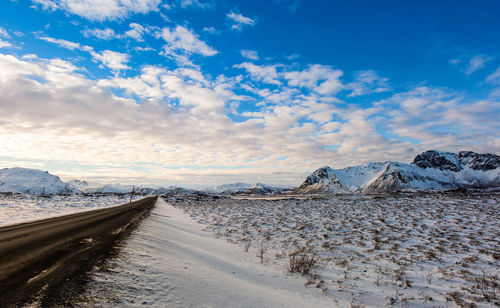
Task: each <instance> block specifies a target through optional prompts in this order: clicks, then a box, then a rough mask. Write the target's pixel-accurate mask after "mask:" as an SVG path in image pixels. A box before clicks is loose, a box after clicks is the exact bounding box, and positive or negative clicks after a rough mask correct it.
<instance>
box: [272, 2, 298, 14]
mask: <svg viewBox="0 0 500 308" xmlns="http://www.w3.org/2000/svg"><path fill="white" fill-rule="evenodd" d="M273 2H274V3H275V4H277V5H279V6H283V7H285V8H287V9H288V10H289V11H290V13H295V12H296V11H297V10H298V8H299V7H300V6H301V1H299V0H273Z"/></svg>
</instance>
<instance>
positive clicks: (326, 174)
mask: <svg viewBox="0 0 500 308" xmlns="http://www.w3.org/2000/svg"><path fill="white" fill-rule="evenodd" d="M498 186H500V157H499V156H498V155H495V154H489V153H488V154H478V153H475V152H471V151H463V152H460V153H458V154H455V153H450V152H441V151H436V150H431V151H426V152H423V153H421V154H419V155H417V156H416V157H415V159H414V160H413V162H412V163H411V164H406V163H400V162H371V163H368V164H365V165H361V166H355V167H348V168H344V169H332V168H330V167H322V168H320V169H318V170H316V171H314V172H313V173H312V174H311V175H309V176H308V177H307V178H306V180H305V181H304V183H303V184H302V185H301V186H300V187H299V188H297V189H296V190H295V191H294V193H296V194H318V193H319V194H321V193H330V194H336V193H349V192H363V193H378V192H391V191H400V190H409V191H411V190H413V191H415V190H418V191H422V190H424V191H425V190H446V189H455V188H484V187H498Z"/></svg>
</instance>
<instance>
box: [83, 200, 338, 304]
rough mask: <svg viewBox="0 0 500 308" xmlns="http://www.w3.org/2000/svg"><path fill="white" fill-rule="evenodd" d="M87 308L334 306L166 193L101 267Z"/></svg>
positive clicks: (87, 296) (87, 295)
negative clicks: (207, 228) (219, 235)
mask: <svg viewBox="0 0 500 308" xmlns="http://www.w3.org/2000/svg"><path fill="white" fill-rule="evenodd" d="M76 306H82V307H88V306H91V307H332V306H333V302H332V301H331V299H330V298H328V297H324V296H321V295H320V296H318V292H317V291H316V290H308V289H304V287H303V281H302V279H301V278H299V277H290V276H288V275H287V274H286V273H285V272H283V271H282V268H281V267H277V266H272V265H268V266H262V265H261V264H260V262H259V261H258V260H257V259H255V258H254V257H253V256H251V255H249V254H247V253H245V252H243V251H241V250H240V249H238V247H237V246H234V245H232V244H230V243H227V242H226V241H224V240H220V239H215V238H214V237H213V236H212V234H211V233H208V232H204V231H202V226H201V225H200V224H198V223H196V221H194V220H193V219H191V218H190V217H189V216H188V215H186V214H185V213H183V212H182V210H180V209H177V208H174V207H172V206H171V205H169V204H167V203H165V202H164V201H163V200H161V199H159V200H158V202H157V204H156V206H155V208H154V209H153V211H152V213H151V216H150V217H148V218H147V219H146V220H144V221H143V222H142V223H141V225H140V226H139V228H138V229H137V230H135V231H134V232H133V233H132V234H131V236H130V238H129V239H128V240H127V241H126V242H125V243H124V244H123V247H122V249H121V250H120V254H119V255H118V256H116V257H115V258H113V259H111V260H110V261H108V262H107V265H106V266H105V267H104V268H100V269H99V268H97V269H96V270H95V271H94V273H93V276H92V279H91V281H90V282H89V284H88V286H87V290H86V292H85V293H84V294H83V295H82V296H81V300H80V302H78V303H77V304H76Z"/></svg>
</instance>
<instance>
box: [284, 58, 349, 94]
mask: <svg viewBox="0 0 500 308" xmlns="http://www.w3.org/2000/svg"><path fill="white" fill-rule="evenodd" d="M342 75H343V72H342V71H341V70H336V69H333V68H332V67H330V66H326V65H321V64H314V65H309V68H307V69H305V70H302V71H290V72H287V73H285V74H284V77H285V79H287V80H288V84H289V85H290V86H296V87H301V88H307V89H310V90H312V91H314V92H316V93H318V94H322V95H331V94H335V93H338V92H339V91H340V90H342V88H343V85H342V82H341V81H340V77H342Z"/></svg>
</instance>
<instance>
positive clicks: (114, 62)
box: [91, 50, 130, 74]
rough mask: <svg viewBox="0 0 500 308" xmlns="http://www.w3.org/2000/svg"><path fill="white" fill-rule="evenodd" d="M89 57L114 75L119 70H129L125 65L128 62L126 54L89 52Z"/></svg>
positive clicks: (107, 51) (128, 58)
mask: <svg viewBox="0 0 500 308" xmlns="http://www.w3.org/2000/svg"><path fill="white" fill-rule="evenodd" d="M91 55H92V57H93V58H94V59H95V60H96V61H98V62H101V63H102V65H103V66H105V67H108V68H109V69H111V70H112V71H113V73H115V74H116V73H118V72H119V71H120V70H126V69H130V67H129V66H128V65H126V63H127V62H128V61H129V60H130V55H128V54H126V53H121V52H116V51H112V50H104V51H103V52H101V53H98V52H91Z"/></svg>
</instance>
